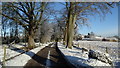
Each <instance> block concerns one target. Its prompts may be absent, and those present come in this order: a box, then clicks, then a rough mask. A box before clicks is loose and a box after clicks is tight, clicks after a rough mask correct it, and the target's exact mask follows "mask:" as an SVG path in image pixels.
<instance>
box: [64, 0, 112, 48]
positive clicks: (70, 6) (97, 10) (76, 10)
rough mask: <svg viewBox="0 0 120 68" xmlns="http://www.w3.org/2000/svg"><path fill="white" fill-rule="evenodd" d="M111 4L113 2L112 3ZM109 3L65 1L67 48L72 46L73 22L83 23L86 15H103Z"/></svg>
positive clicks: (108, 8)
mask: <svg viewBox="0 0 120 68" xmlns="http://www.w3.org/2000/svg"><path fill="white" fill-rule="evenodd" d="M112 4H113V3H112ZM112 4H109V3H105V2H104V3H103V2H102V3H80V2H66V4H65V6H66V11H67V12H68V13H67V20H66V30H65V36H64V37H65V39H64V41H65V42H66V44H67V46H66V47H68V48H72V41H73V37H74V27H75V26H74V25H75V23H80V24H84V23H86V22H87V16H88V15H92V16H93V15H95V14H99V15H100V16H102V17H103V16H105V14H107V13H108V12H110V8H111V5H112Z"/></svg>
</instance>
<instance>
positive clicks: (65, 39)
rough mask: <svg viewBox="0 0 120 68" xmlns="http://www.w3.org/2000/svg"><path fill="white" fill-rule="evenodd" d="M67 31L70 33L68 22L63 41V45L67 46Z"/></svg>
mask: <svg viewBox="0 0 120 68" xmlns="http://www.w3.org/2000/svg"><path fill="white" fill-rule="evenodd" d="M67 31H68V22H66V28H65V31H64V39H63V44H64V45H67Z"/></svg>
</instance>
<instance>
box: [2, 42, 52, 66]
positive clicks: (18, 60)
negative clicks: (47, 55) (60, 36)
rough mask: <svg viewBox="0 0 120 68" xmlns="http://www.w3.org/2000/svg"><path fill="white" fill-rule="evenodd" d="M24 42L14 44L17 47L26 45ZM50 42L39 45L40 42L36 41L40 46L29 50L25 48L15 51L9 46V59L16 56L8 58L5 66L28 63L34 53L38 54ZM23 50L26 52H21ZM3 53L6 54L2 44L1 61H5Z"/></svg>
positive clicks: (7, 55) (7, 50)
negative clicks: (26, 50)
mask: <svg viewBox="0 0 120 68" xmlns="http://www.w3.org/2000/svg"><path fill="white" fill-rule="evenodd" d="M22 44H24V43H22ZM22 44H14V45H12V46H14V47H17V48H20V47H24V46H21V45H22ZM48 44H50V43H47V44H40V45H41V46H39V43H36V46H38V47H37V48H35V49H32V50H30V51H28V52H25V51H24V50H17V51H14V50H11V49H9V48H7V49H6V59H9V58H11V57H14V58H12V59H10V60H7V61H6V62H5V66H24V65H25V64H26V63H27V61H28V60H30V59H31V57H32V56H33V55H34V54H36V53H37V52H38V51H40V50H41V49H42V48H44V47H45V46H48ZM4 46H5V45H4ZM22 52H25V53H24V54H21V53H22ZM3 55H4V50H3V47H2V46H0V61H1V62H2V61H3ZM17 55H18V56H17ZM15 56H16V57H15Z"/></svg>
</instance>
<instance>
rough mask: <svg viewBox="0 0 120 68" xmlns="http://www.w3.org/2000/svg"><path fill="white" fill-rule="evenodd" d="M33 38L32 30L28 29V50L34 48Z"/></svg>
mask: <svg viewBox="0 0 120 68" xmlns="http://www.w3.org/2000/svg"><path fill="white" fill-rule="evenodd" d="M34 36H35V33H34V30H33V29H30V31H29V35H28V48H29V49H32V48H34V47H35V42H34Z"/></svg>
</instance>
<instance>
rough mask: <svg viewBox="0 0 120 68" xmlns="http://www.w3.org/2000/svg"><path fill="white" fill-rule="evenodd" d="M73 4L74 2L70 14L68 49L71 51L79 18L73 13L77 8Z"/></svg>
mask: <svg viewBox="0 0 120 68" xmlns="http://www.w3.org/2000/svg"><path fill="white" fill-rule="evenodd" d="M73 4H74V3H73V2H71V3H70V10H69V13H68V29H67V30H68V31H67V47H68V48H70V49H71V48H72V41H73V37H74V25H75V21H76V16H77V14H76V13H73V12H74V8H75V7H74V5H73Z"/></svg>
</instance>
